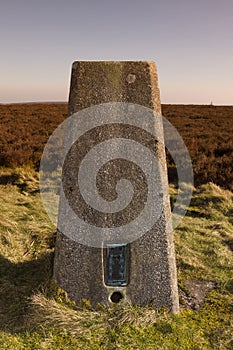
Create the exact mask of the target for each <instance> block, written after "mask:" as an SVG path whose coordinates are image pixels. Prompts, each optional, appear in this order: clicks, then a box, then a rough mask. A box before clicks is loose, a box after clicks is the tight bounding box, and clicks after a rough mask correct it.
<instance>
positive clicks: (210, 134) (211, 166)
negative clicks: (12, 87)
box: [0, 103, 233, 190]
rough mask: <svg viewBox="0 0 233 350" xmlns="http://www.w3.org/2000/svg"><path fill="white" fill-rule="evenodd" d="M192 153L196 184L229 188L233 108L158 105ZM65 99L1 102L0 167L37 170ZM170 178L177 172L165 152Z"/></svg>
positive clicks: (232, 186) (232, 178)
mask: <svg viewBox="0 0 233 350" xmlns="http://www.w3.org/2000/svg"><path fill="white" fill-rule="evenodd" d="M162 112H163V115H164V117H166V118H167V119H168V120H169V121H170V122H171V123H172V124H173V125H174V126H175V127H176V128H177V130H178V131H179V132H180V134H181V136H182V137H183V139H184V142H185V144H186V146H187V148H188V150H189V152H190V155H191V159H192V163H193V169H194V176H195V185H200V184H204V183H207V182H209V181H211V182H213V183H215V184H217V185H220V186H222V187H223V188H226V189H231V190H232V189H233V167H232V164H233V161H232V160H233V138H232V135H233V106H213V105H162ZM66 114H67V104H66V103H51V104H43V103H35V104H9V105H1V104H0V128H1V134H0V165H1V166H7V167H11V166H20V165H25V164H29V165H32V166H33V167H34V168H35V169H38V168H39V163H40V158H41V155H42V152H43V148H44V145H45V143H46V142H47V140H48V138H49V136H50V135H51V133H52V132H53V131H54V129H55V128H56V127H57V126H58V125H59V124H60V123H61V122H62V121H63V120H64V119H65V117H66ZM168 163H169V178H170V181H171V182H175V181H176V170H175V167H174V164H172V160H171V159H170V157H169V155H168Z"/></svg>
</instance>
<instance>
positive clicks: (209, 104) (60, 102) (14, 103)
mask: <svg viewBox="0 0 233 350" xmlns="http://www.w3.org/2000/svg"><path fill="white" fill-rule="evenodd" d="M68 103H69V101H59V100H57V101H56V100H55V101H23V102H0V105H24V104H68ZM161 105H176V106H213V107H233V103H232V104H217V103H216V104H215V103H211V102H210V103H192V102H190V103H189V102H188V103H182V102H174V103H173V102H161Z"/></svg>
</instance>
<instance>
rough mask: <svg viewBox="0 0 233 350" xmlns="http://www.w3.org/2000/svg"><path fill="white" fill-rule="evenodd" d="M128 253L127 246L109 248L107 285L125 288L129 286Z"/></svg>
mask: <svg viewBox="0 0 233 350" xmlns="http://www.w3.org/2000/svg"><path fill="white" fill-rule="evenodd" d="M127 251H128V247H127V245H120V244H114V245H109V246H107V248H106V273H105V283H106V284H107V285H108V286H125V285H126V284H127V260H128V259H127V255H128V254H127Z"/></svg>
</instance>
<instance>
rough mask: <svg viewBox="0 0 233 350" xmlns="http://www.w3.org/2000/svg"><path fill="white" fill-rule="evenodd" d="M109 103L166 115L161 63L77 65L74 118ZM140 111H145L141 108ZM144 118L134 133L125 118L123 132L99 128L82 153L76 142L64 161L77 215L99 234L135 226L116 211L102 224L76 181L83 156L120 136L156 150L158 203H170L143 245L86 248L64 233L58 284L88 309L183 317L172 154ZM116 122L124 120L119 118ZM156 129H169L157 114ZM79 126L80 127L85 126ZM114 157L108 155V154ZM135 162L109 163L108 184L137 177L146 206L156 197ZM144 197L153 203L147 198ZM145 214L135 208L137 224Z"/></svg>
mask: <svg viewBox="0 0 233 350" xmlns="http://www.w3.org/2000/svg"><path fill="white" fill-rule="evenodd" d="M109 102H122V103H131V104H136V105H141V106H144V107H147V108H150V109H151V110H153V111H155V112H157V113H161V106H160V93H159V87H158V77H157V72H156V65H155V63H153V62H74V64H73V68H72V77H71V87H70V98H69V113H68V115H69V116H71V115H73V114H74V113H76V112H79V111H81V110H83V109H85V108H88V107H91V106H95V105H98V104H103V103H109ZM135 108H136V109H137V107H135ZM139 110H140V108H139ZM141 114H142V115H141V116H140V118H141V126H140V125H139V124H140V119H139V124H137V127H134V129H133V130H131V129H130V127H129V126H128V125H127V127H128V128H129V129H127V130H128V131H125V129H124V128H121V126H122V123H123V122H122V120H121V121H119V125H120V126H119V127H118V128H117V131H116V128H115V129H114V128H112V127H111V126H110V127H107V128H106V125H104V126H103V128H102V129H101V130H100V129H96V130H97V131H96V130H95V132H93V133H91V132H89V134H88V133H87V134H86V136H85V137H84V138H83V142H84V143H83V145H82V147H81V150H80V149H79V148H78V147H80V144H78V143H75V145H74V146H72V149H71V150H70V151H69V154H68V156H67V159H66V161H65V162H64V169H63V189H64V193H65V196H66V197H67V198H68V199H69V203H70V205H71V207H72V210H73V212H75V213H76V214H77V216H80V217H81V218H82V219H83V220H84V221H85V220H87V221H88V220H89V221H90V223H91V225H92V227H93V226H95V224H96V227H97V228H98V230H99V229H101V228H103V229H108V228H110V227H115V228H117V227H123V228H124V227H127V226H124V225H126V222H125V220H124V219H125V214H124V213H123V211H122V213H123V214H122V213H121V216H120V217H118V216H117V214H116V215H115V213H114V215H115V216H112V217H111V216H110V214H111V215H112V213H110V214H109V216H108V214H106V210H105V214H104V215H105V216H103V215H102V216H101V218H99V217H98V215H97V211H95V210H93V211H91V210H92V209H90V207H88V210H87V209H86V207H85V203H84V200H83V197H82V196H81V195H80V193H79V192H78V191H77V189H76V185H77V182H75V181H76V180H75V178H76V179H77V177H78V170H79V169H78V167H79V165H80V164H81V160H82V157H84V156H85V155H86V153H88V151H89V150H91V148H92V146H95V145H96V144H98V143H101V142H103V141H104V139H106V138H107V139H108V140H109V139H112V138H113V137H115V138H120V140H123V139H127V140H128V139H131V138H133V140H134V141H135V142H136V141H137V142H138V143H142V144H143V145H144V146H145V147H148V148H149V149H150V152H151V153H153V154H154V155H155V156H156V157H157V161H158V163H159V164H160V168H161V169H162V170H161V172H159V173H158V174H157V175H156V176H157V177H156V179H157V180H155V182H156V181H158V183H157V185H156V184H155V185H156V186H157V187H156V186H155V191H156V192H157V193H155V197H156V195H157V196H158V198H159V196H160V197H163V202H161V203H162V208H161V212H160V215H159V216H158V217H157V218H156V220H155V222H154V224H153V225H151V226H150V228H149V229H148V230H146V232H145V233H144V234H143V235H138V236H137V235H136V236H135V237H136V239H128V238H126V239H124V238H122V241H114V240H113V239H112V240H111V239H109V241H108V240H106V241H105V242H103V247H100V246H99V247H94V246H91V244H83V243H82V242H81V243H80V242H79V241H78V240H77V239H72V237H71V236H70V237H69V236H67V234H64V230H58V232H57V240H56V250H55V263H54V278H55V280H56V281H57V283H58V284H59V285H60V287H61V288H63V289H64V290H65V291H66V292H67V293H68V296H69V297H70V298H71V299H73V300H75V301H76V302H77V303H80V302H81V300H82V299H87V300H89V301H90V302H91V304H93V305H96V304H98V303H103V304H112V303H116V302H124V301H129V302H132V303H133V304H138V305H148V304H151V303H152V304H153V305H154V306H155V307H156V308H160V307H163V306H165V307H168V308H170V309H171V310H172V311H173V312H175V313H177V312H178V310H179V303H178V291H177V277H176V264H175V254H174V247H173V234H172V229H171V213H170V205H169V197H168V196H167V194H165V193H163V192H164V187H163V186H164V184H165V186H167V187H168V183H167V175H166V158H165V149H164V145H163V143H162V142H156V141H155V142H154V141H153V140H152V141H151V140H150V136H149V133H148V132H146V131H145V125H144V124H146V121H145V120H144V119H143V113H141ZM115 121H116V122H117V119H116V120H115ZM103 122H105V121H103ZM153 123H154V125H152V129H153V128H154V129H160V130H162V120H161V118H159V117H158V116H157V114H155V117H154V122H153ZM104 124H106V123H104ZM115 124H116V123H115ZM75 127H77V128H78V124H77V126H75ZM99 127H100V126H99ZM114 127H115V126H114ZM149 127H151V126H148V125H147V131H148V128H149ZM140 128H141V129H140ZM139 129H140V130H139ZM80 142H81V141H80ZM123 142H124V140H123V141H122V143H123ZM111 147H112V148H113V147H116V148H117V147H121V146H115V145H114V146H109V148H111ZM124 147H125V145H124ZM135 147H136V146H135ZM107 153H108V150H106V154H107ZM128 158H129V157H128ZM128 160H129V159H126V160H125V159H120V160H119V159H118V165H119V166H120V169H121V170H118V167H117V166H116V167H115V166H114V165H113V164H111V163H109V165H110V166H111V167H112V168H111V171H110V172H109V173H108V172H107V171H106V169H105V172H104V171H103V173H104V174H105V175H104V176H105V177H104V178H102V179H104V180H103V181H106V182H107V181H108V180H109V178H107V177H106V173H108V174H112V176H113V177H114V181H113V182H114V185H116V183H117V181H118V180H119V179H120V178H121V176H122V177H123V178H126V179H130V176H131V175H132V177H133V178H134V189H135V190H136V191H137V198H138V199H137V201H139V200H143V202H146V199H147V198H148V196H147V195H146V190H147V189H148V188H147V186H144V185H143V184H142V183H143V182H145V179H144V177H143V176H144V175H143V173H141V170H140V167H137V166H136V165H135V162H132V163H131V164H130V166H129V165H127V164H128V163H127V161H128ZM139 175H140V176H139ZM137 176H139V177H140V181H141V182H140V183H139V182H138V180H137V179H136V177H137ZM162 177H163V178H162ZM135 179H136V180H135ZM161 183H163V186H160V184H161ZM98 185H99V189H100V193H102V195H103V196H104V197H105V199H107V200H109V201H112V200H114V199H115V197H114V196H113V197H112V196H111V191H112V187H111V186H110V187H108V186H107V185H105V184H104V185H103V183H101V181H99V184H98ZM101 186H102V187H101ZM152 188H153V186H152ZM144 195H145V197H143V196H144ZM69 197H70V198H69ZM143 198H144V199H143ZM156 198H157V197H156ZM63 201H64V198H63V197H61V203H60V212H59V219H58V221H59V223H60V226H59V227H62V225H63V227H64V229H65V231H66V227H65V226H67V225H68V223H66V222H67V215H68V214H67V210H66V209H65V208H64V206H63V203H62V202H63ZM134 204H135V202H134ZM127 208H128V207H127ZM141 210H142V209H141V206H140V205H134V207H133V209H132V210H131V209H129V210H128V212H127V215H128V216H130V215H132V219H135V217H136V215H137V214H138V213H140V212H141ZM98 213H99V212H98ZM135 213H136V214H135ZM101 214H102V213H101ZM153 215H154V214H153V211H151V212H150V215H149V216H148V221H150V219H151V217H153ZM109 220H110V221H109ZM127 220H128V219H127ZM70 221H72V220H70ZM144 221H147V220H144ZM64 222H65V223H64ZM111 224H112V226H111ZM145 226H146V224H145ZM134 227H135V228H136V227H137V226H134ZM75 229H76V230H77V232H78V231H81V230H82V228H81V227H80V226H79V225H77V227H76V228H75ZM61 231H62V232H61ZM98 232H99V231H98ZM122 232H123V231H121V233H122ZM87 236H88V232H87ZM121 237H122V236H121Z"/></svg>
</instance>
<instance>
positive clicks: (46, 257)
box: [0, 168, 233, 350]
mask: <svg viewBox="0 0 233 350" xmlns="http://www.w3.org/2000/svg"><path fill="white" fill-rule="evenodd" d="M0 179H1V183H2V185H1V186H0V197H1V201H0V203H1V204H0V205H1V208H0V209H1V210H0V232H1V235H0V349H1V350H5V349H9V350H11V349H12V350H13V349H14V350H15V349H16V350H18V349H19V350H20V349H25V350H29V349H33V350H34V349H38V350H39V349H49V350H52V349H68V350H69V349H75V350H76V349H106V350H111V349H151V350H152V349H153V350H154V349H182V350H183V349H194V350H198V349H200V350H202V349H232V348H233V341H232V333H233V322H232V311H233V308H232V292H233V280H232V275H233V273H232V270H233V268H232V267H233V258H232V241H233V226H232V224H233V221H232V213H233V194H232V193H231V192H229V191H225V190H222V189H221V188H219V187H218V186H216V185H214V184H211V183H210V184H206V185H203V186H201V187H200V188H198V189H195V191H194V195H193V199H192V202H191V206H190V208H189V210H188V212H187V215H186V217H185V218H184V220H183V221H182V223H181V224H180V226H179V227H178V228H177V229H176V231H175V247H176V254H177V267H178V282H179V286H180V289H182V290H184V291H185V290H186V288H185V286H184V283H185V281H186V280H189V279H198V280H206V281H215V282H216V283H217V288H216V289H214V290H212V291H211V292H209V293H208V294H207V295H206V299H205V303H204V305H203V306H202V307H201V308H200V310H198V311H193V310H189V309H187V308H185V307H182V300H181V312H180V314H179V315H172V314H170V313H169V312H168V310H166V309H163V310H160V311H156V310H153V309H152V308H151V307H143V308H142V307H138V306H132V305H130V304H129V305H121V304H118V305H117V306H116V307H112V308H106V307H103V306H99V308H98V309H97V310H93V309H92V308H91V306H90V305H89V303H88V301H86V302H85V303H84V304H83V306H82V307H79V308H77V307H75V305H74V304H73V303H72V302H70V301H69V300H68V298H67V297H66V294H65V293H64V292H62V291H61V290H59V288H57V286H56V285H54V284H53V283H51V276H52V262H53V251H54V241H55V227H54V226H53V225H52V224H51V223H50V221H49V219H48V217H47V215H46V213H45V211H44V209H43V206H42V203H41V200H40V194H39V189H38V174H37V173H36V172H33V171H32V170H31V169H30V168H18V169H7V168H2V169H1V171H0ZM175 195H176V190H175V188H174V187H171V196H172V197H175ZM183 306H184V305H183Z"/></svg>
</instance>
